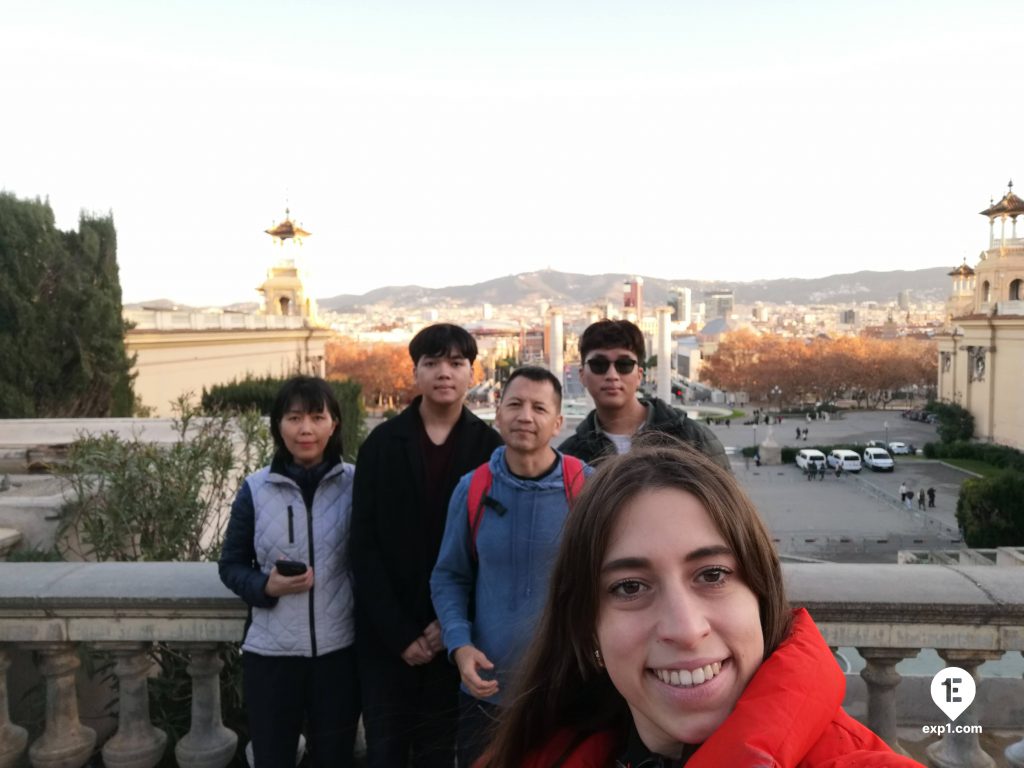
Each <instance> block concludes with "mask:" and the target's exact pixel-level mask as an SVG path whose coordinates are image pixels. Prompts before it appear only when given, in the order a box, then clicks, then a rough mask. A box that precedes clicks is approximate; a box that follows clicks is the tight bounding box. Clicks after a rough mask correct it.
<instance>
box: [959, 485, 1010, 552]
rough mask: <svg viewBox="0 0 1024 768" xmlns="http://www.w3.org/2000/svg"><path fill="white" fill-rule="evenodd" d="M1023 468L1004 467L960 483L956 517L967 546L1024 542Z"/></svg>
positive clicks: (1007, 544)
mask: <svg viewBox="0 0 1024 768" xmlns="http://www.w3.org/2000/svg"><path fill="white" fill-rule="evenodd" d="M1021 499H1024V472H1017V471H1014V470H1012V469H1011V470H1006V471H1004V472H1000V473H999V474H997V475H996V476H994V477H987V478H978V479H975V480H968V481H966V482H965V483H964V484H963V485H962V486H960V497H959V498H958V499H957V502H956V519H957V522H959V523H960V527H961V528H963V531H964V538H965V540H966V541H967V545H968V546H970V547H1019V546H1024V503H1021Z"/></svg>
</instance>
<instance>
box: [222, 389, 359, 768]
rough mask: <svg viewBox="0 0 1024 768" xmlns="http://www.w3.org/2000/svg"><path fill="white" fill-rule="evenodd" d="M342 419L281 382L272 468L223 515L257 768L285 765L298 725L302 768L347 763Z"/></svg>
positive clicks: (352, 703) (350, 661) (350, 672)
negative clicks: (240, 603)
mask: <svg viewBox="0 0 1024 768" xmlns="http://www.w3.org/2000/svg"><path fill="white" fill-rule="evenodd" d="M340 421H341V408H340V406H339V405H338V401H337V398H336V397H335V396H334V393H333V391H332V390H331V387H330V385H329V384H328V383H327V382H326V381H324V380H323V379H318V378H313V377H309V376H296V377H295V378H292V379H289V380H288V381H286V382H285V383H284V385H282V387H281V389H280V391H279V392H278V393H277V397H276V399H275V401H274V405H273V408H272V409H271V413H270V431H271V434H272V435H273V438H274V445H275V447H276V452H275V454H274V458H273V461H272V462H271V464H270V466H267V467H263V469H261V470H259V471H257V472H254V473H253V474H251V475H249V477H247V478H246V479H245V483H244V484H243V485H242V488H241V489H240V490H239V492H238V496H237V497H236V498H235V501H234V504H233V505H232V507H231V519H230V521H229V522H228V528H227V532H226V534H225V536H224V545H223V549H222V552H221V558H220V577H221V580H222V581H223V582H224V584H225V585H227V587H228V588H229V589H231V590H232V591H233V592H235V593H236V594H237V595H238V596H239V597H241V598H242V599H243V600H245V602H246V603H247V604H248V605H249V621H248V622H247V624H246V630H245V637H244V640H243V642H242V681H243V687H244V696H245V706H246V710H247V712H248V718H249V734H250V738H251V739H252V746H253V755H254V758H255V768H282V767H284V766H293V765H295V755H296V745H297V743H298V741H299V734H300V733H301V732H302V730H303V726H304V725H305V726H306V733H307V735H308V737H309V743H308V746H309V754H310V762H311V765H313V766H317V768H319V767H320V766H328V765H330V766H332V768H337V767H338V766H342V767H344V768H348V767H349V766H351V765H352V749H353V743H354V740H355V732H356V723H357V721H358V719H359V703H358V702H359V690H358V687H357V677H356V666H355V656H354V649H353V647H352V643H353V640H354V638H355V633H354V626H353V624H354V619H353V603H352V581H351V576H350V574H349V562H348V536H349V524H350V519H351V511H352V479H353V476H354V473H355V468H354V467H353V466H352V465H351V464H346V463H344V462H343V461H342V458H341V453H342V446H341V431H340V426H341V424H340ZM282 561H287V562H282ZM300 571H301V572H300ZM292 574H294V575H292Z"/></svg>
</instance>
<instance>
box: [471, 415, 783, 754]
mask: <svg viewBox="0 0 1024 768" xmlns="http://www.w3.org/2000/svg"><path fill="white" fill-rule="evenodd" d="M658 488H675V489H679V490H682V491H686V492H687V493H690V494H692V495H693V496H695V497H696V498H697V499H698V500H699V501H700V502H701V504H702V505H703V506H704V509H705V510H707V513H708V516H709V517H710V518H711V520H712V522H713V523H714V525H715V527H716V528H717V529H718V531H719V533H721V534H722V537H723V538H724V539H725V541H726V543H727V544H728V545H729V547H730V548H731V549H732V551H733V552H734V553H735V555H736V560H737V563H738V564H739V567H740V570H741V573H740V576H741V577H742V578H743V580H744V582H745V583H746V584H747V586H748V587H749V588H750V590H751V591H752V592H753V593H754V595H755V596H756V597H757V600H758V606H759V608H760V614H761V616H760V618H761V629H762V632H763V634H764V648H765V657H767V656H768V655H769V654H770V653H772V652H773V651H774V650H775V649H776V648H777V647H778V645H779V643H781V642H782V639H783V638H784V637H785V635H786V633H787V631H788V629H789V620H790V611H789V605H788V603H787V601H786V596H785V591H784V589H783V585H782V568H781V566H780V564H779V558H778V555H777V554H776V552H775V547H774V546H773V545H772V540H771V537H770V536H769V535H768V531H767V529H766V528H765V526H764V523H763V522H762V521H761V518H760V516H759V515H758V513H757V510H756V509H755V508H754V505H753V504H752V503H751V501H750V499H748V498H747V496H746V494H745V493H743V491H742V490H741V489H740V487H739V485H738V484H737V482H736V480H735V478H733V476H732V475H731V474H729V473H728V472H727V471H725V470H724V469H722V468H721V467H719V466H718V465H717V464H715V463H714V462H713V461H711V460H710V459H708V458H707V457H706V456H704V455H703V454H701V453H699V452H697V451H696V450H694V449H692V448H690V447H689V446H686V445H683V444H682V443H679V442H678V441H675V440H672V439H671V438H668V437H666V436H664V435H658V436H653V435H652V436H651V437H650V438H643V439H640V440H637V441H635V442H634V447H633V449H632V450H631V451H630V452H628V453H625V454H623V455H621V456H615V457H612V458H609V459H608V460H606V461H604V462H602V463H601V466H600V468H599V469H598V471H597V472H595V473H594V475H593V476H592V477H590V478H589V479H588V480H587V483H586V485H585V486H584V489H583V491H582V492H581V493H580V496H579V498H578V499H577V500H576V503H575V505H574V507H573V509H572V511H571V512H570V513H569V516H568V517H567V519H566V522H565V529H564V531H563V534H562V543H561V548H560V550H559V553H558V559H557V560H556V561H555V566H554V570H553V572H552V575H551V585H550V588H549V591H548V600H547V605H546V607H545V609H544V615H543V618H542V619H541V622H540V625H539V627H538V630H537V634H536V636H535V638H534V641H533V643H532V645H531V647H530V650H529V652H528V654H527V656H526V659H525V660H524V662H523V667H522V673H521V676H520V678H519V681H518V684H517V688H516V695H515V696H514V697H513V698H512V699H511V704H510V705H509V707H508V709H507V711H506V712H505V714H504V715H503V717H502V722H501V723H500V725H499V726H498V729H497V732H496V735H495V739H494V741H493V742H492V745H491V748H490V749H489V750H488V758H487V760H486V762H485V763H484V764H485V765H486V766H487V768H521V766H522V765H523V764H524V763H525V762H526V759H527V756H528V755H529V754H530V753H531V752H533V751H535V750H537V749H539V748H541V747H542V746H543V745H544V744H545V743H546V742H547V741H548V740H549V739H550V738H551V737H552V736H553V735H554V733H555V732H556V731H558V730H560V729H564V728H568V729H570V730H571V731H573V732H575V733H576V734H578V736H579V739H580V740H582V739H583V738H585V737H586V736H587V735H588V734H590V733H594V732H597V731H603V730H608V729H613V730H619V731H621V732H622V733H623V734H624V733H625V730H626V725H627V724H628V722H629V709H628V707H627V705H626V701H625V699H623V698H622V696H621V694H619V692H618V691H616V690H615V688H614V686H613V685H612V683H611V680H610V679H609V677H608V675H607V674H605V673H604V671H603V669H601V668H599V667H598V665H597V663H596V661H595V656H594V651H595V649H596V641H595V630H596V626H597V615H598V608H599V604H600V603H599V600H600V583H601V582H600V571H601V565H602V562H603V560H604V556H605V552H606V550H607V549H608V543H609V540H610V538H611V535H612V531H613V530H614V528H615V524H616V523H617V521H618V519H619V513H620V512H621V510H622V509H623V508H625V506H626V505H627V504H628V503H629V502H630V501H631V500H632V499H633V498H634V497H635V496H637V495H638V494H640V493H642V492H644V491H650V490H654V489H658ZM577 743H578V742H577ZM558 764H559V763H555V765H558ZM545 768H547V767H546V766H545Z"/></svg>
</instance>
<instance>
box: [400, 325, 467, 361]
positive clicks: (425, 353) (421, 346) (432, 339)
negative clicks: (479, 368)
mask: <svg viewBox="0 0 1024 768" xmlns="http://www.w3.org/2000/svg"><path fill="white" fill-rule="evenodd" d="M453 349H454V350H456V351H457V352H458V353H459V354H460V355H462V356H463V357H464V358H466V359H467V360H468V361H469V364H470V365H472V364H473V361H474V360H476V353H477V348H476V339H474V338H473V337H472V336H470V334H469V331H467V330H466V329H465V328H463V327H462V326H459V325H453V324H452V323H435V324H434V325H428V326H427V327H426V328H424V329H423V330H421V331H420V332H419V333H417V334H416V335H415V336H413V337H412V341H410V342H409V357H411V358H412V362H413V365H418V364H419V362H420V358H421V357H447V356H448V355H450V354H451V352H452V350H453Z"/></svg>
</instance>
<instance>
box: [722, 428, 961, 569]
mask: <svg viewBox="0 0 1024 768" xmlns="http://www.w3.org/2000/svg"><path fill="white" fill-rule="evenodd" d="M740 421H742V420H740ZM886 422H888V425H889V428H888V437H889V440H890V441H897V440H899V441H902V442H907V443H913V444H914V445H916V446H918V447H921V446H923V445H924V444H925V443H927V442H930V441H934V440H937V439H938V438H937V436H936V433H935V426H934V425H932V424H925V423H922V422H916V421H910V420H909V419H904V418H902V417H901V416H900V412H898V411H867V412H852V413H845V414H843V417H842V418H840V419H831V420H830V421H811V422H809V423H808V422H807V421H805V420H801V419H786V420H784V421H783V422H782V424H781V425H777V426H773V427H772V428H771V431H772V437H773V438H774V439H775V441H776V442H777V443H779V445H782V446H786V445H790V446H794V447H805V446H814V445H832V444H838V443H864V442H866V441H868V440H884V439H885V437H886V429H885V423H886ZM798 426H799V427H801V428H803V427H807V429H808V430H809V434H808V438H807V441H806V442H805V441H804V440H802V439H801V440H800V441H797V440H796V428H797V427H798ZM712 429H713V430H714V432H715V434H717V435H718V437H719V439H720V440H721V441H722V443H723V444H724V445H725V446H726V447H727V449H732V450H730V453H731V454H732V460H733V471H734V472H735V473H736V477H737V478H738V479H739V480H740V482H741V483H742V484H743V487H744V488H745V490H746V491H747V493H748V494H750V497H751V498H752V499H753V500H754V503H755V504H756V505H757V507H758V509H759V510H760V511H761V514H762V515H763V516H764V518H765V521H766V522H767V523H768V527H769V528H770V529H771V532H772V535H773V536H774V537H775V539H776V543H777V546H778V547H779V551H780V552H781V553H783V554H790V555H799V556H806V557H820V558H823V559H827V560H837V561H844V562H851V561H853V562H895V560H896V553H897V552H898V551H899V550H901V549H950V548H959V547H960V546H962V544H961V542H960V535H959V532H958V526H957V523H956V516H955V512H956V499H957V495H958V494H959V489H960V484H961V483H962V482H963V481H964V480H965V479H967V478H969V477H971V475H969V474H968V473H966V472H962V471H960V470H958V469H955V468H953V467H950V466H947V465H945V464H943V463H941V462H938V461H930V460H926V459H921V458H910V457H899V456H897V457H895V459H896V469H895V470H894V471H893V472H873V471H871V470H870V469H864V470H862V471H861V472H860V473H859V474H857V475H853V474H844V475H843V476H842V477H841V478H836V477H835V475H834V474H833V473H831V472H830V473H828V474H827V475H826V476H825V479H824V480H812V481H808V480H807V479H806V476H805V475H804V474H803V473H802V471H801V470H800V469H799V468H798V467H796V466H795V465H794V464H784V465H782V466H778V467H756V466H755V465H754V463H753V462H751V461H746V460H744V459H743V458H742V456H741V455H740V448H742V447H743V446H747V445H753V444H754V436H753V427H752V426H750V425H746V426H744V425H742V423H740V424H737V423H736V422H735V421H734V422H733V423H732V424H731V425H730V426H729V427H726V426H724V425H712ZM767 429H768V428H767V427H765V426H764V425H763V424H762V425H761V426H759V427H758V435H757V438H758V441H759V442H760V441H763V440H764V439H765V437H766V432H767ZM900 483H906V484H907V487H908V488H910V489H912V490H914V491H915V492H916V491H917V490H919V489H921V488H925V489H927V488H935V491H936V494H935V507H934V508H933V509H925V510H924V511H920V510H918V506H917V501H916V499H915V501H914V503H913V504H912V505H911V509H909V510H908V509H907V508H906V507H905V506H904V505H903V504H901V503H900V500H899V486H900Z"/></svg>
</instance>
